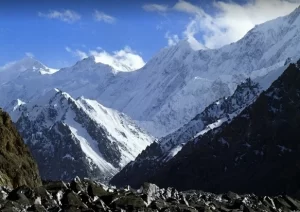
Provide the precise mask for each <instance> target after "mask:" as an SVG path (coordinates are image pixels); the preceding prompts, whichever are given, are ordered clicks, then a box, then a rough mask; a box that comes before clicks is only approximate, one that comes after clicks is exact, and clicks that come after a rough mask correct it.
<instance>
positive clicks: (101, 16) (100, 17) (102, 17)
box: [93, 10, 116, 24]
mask: <svg viewBox="0 0 300 212" xmlns="http://www.w3.org/2000/svg"><path fill="white" fill-rule="evenodd" d="M93 16H94V19H95V20H96V21H103V22H105V23H108V24H112V23H115V22H116V18H115V17H113V16H110V15H108V14H105V13H104V12H100V11H98V10H95V11H94V13H93Z"/></svg>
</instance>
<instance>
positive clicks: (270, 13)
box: [167, 0, 300, 48]
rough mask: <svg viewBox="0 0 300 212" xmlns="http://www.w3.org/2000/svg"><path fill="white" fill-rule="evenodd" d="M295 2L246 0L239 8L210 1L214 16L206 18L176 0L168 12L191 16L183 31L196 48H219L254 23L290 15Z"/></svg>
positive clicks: (232, 4) (237, 36) (203, 13)
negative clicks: (198, 40)
mask: <svg viewBox="0 0 300 212" xmlns="http://www.w3.org/2000/svg"><path fill="white" fill-rule="evenodd" d="M299 3H300V0H294V1H290V0H272V1H266V0H251V1H250V0H249V1H248V3H247V4H243V5H240V4H237V3H234V2H233V1H229V2H224V1H214V2H213V6H214V8H215V13H214V15H210V14H208V13H206V12H205V11H204V9H202V8H201V7H200V6H197V5H194V4H191V3H190V2H187V1H184V0H179V1H178V2H177V3H176V4H175V5H174V6H173V7H172V10H173V11H178V12H184V13H187V14H190V15H192V16H193V18H192V19H191V21H190V22H189V23H188V24H187V25H186V29H185V30H184V32H183V37H184V38H187V39H189V40H191V41H193V43H194V44H195V45H197V46H198V47H197V48H219V47H221V46H224V45H226V44H229V43H232V42H235V41H237V40H239V39H241V38H242V37H243V36H244V35H245V34H246V33H247V32H248V31H249V30H250V29H252V28H253V27H254V26H255V25H257V24H261V23H264V22H266V21H268V20H272V19H274V18H277V17H279V16H284V15H287V14H289V13H291V12H292V11H293V10H294V9H295V8H296V7H297V6H299ZM195 36H197V37H200V38H201V39H200V40H201V42H197V40H196V39H195ZM167 39H168V38H167Z"/></svg>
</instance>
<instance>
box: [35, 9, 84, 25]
mask: <svg viewBox="0 0 300 212" xmlns="http://www.w3.org/2000/svg"><path fill="white" fill-rule="evenodd" d="M38 16H40V17H44V18H48V19H58V20H61V21H64V22H67V23H74V22H76V21H79V20H80V19H81V16H80V15H79V14H78V13H76V12H75V11H72V10H61V11H58V10H50V11H48V12H47V13H43V12H39V13H38Z"/></svg>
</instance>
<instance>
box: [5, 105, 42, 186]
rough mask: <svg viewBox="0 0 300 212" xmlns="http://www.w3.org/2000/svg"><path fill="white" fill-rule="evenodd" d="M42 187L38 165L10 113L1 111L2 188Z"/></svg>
mask: <svg viewBox="0 0 300 212" xmlns="http://www.w3.org/2000/svg"><path fill="white" fill-rule="evenodd" d="M22 185H26V186H30V187H37V186H40V185H41V179H40V176H39V172H38V168H37V164H36V163H35V161H34V160H33V158H32V156H31V154H30V152H29V149H28V148H27V146H26V145H25V144H24V142H23V139H22V138H21V136H20V134H19V133H18V132H17V129H16V128H15V126H14V124H13V123H12V121H11V119H10V117H9V115H8V113H6V112H4V111H2V109H0V186H8V187H17V186H22Z"/></svg>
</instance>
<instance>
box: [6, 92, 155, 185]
mask: <svg viewBox="0 0 300 212" xmlns="http://www.w3.org/2000/svg"><path fill="white" fill-rule="evenodd" d="M15 104H16V105H12V106H11V107H10V108H12V110H10V111H9V112H10V113H11V114H12V118H13V120H14V121H15V122H16V125H17V128H18V130H19V131H20V132H21V134H22V136H23V137H24V140H25V142H26V143H27V145H28V146H29V147H30V149H31V152H32V154H33V155H34V157H35V159H36V160H37V162H38V165H39V168H40V172H41V175H42V177H43V178H45V179H66V180H69V179H72V178H73V177H75V176H77V175H78V176H82V177H87V176H89V177H92V178H93V177H97V178H98V179H99V178H100V179H102V180H107V179H109V178H110V177H112V176H113V175H114V174H115V173H117V172H118V171H119V170H120V169H121V168H122V167H124V166H125V165H126V164H127V163H128V162H130V161H131V160H134V159H135V157H136V156H137V155H138V154H139V153H140V152H141V151H142V150H143V149H144V148H145V147H146V146H147V145H149V144H150V143H151V142H152V140H153V139H152V137H151V136H149V135H148V134H147V133H145V132H144V131H143V130H141V129H140V128H139V127H137V126H136V125H135V124H134V122H133V121H131V120H130V119H129V117H127V116H126V115H124V114H122V113H119V112H117V111H115V110H112V109H109V108H105V107H103V106H102V105H100V104H99V103H98V102H97V101H95V100H89V99H85V98H83V97H81V98H78V99H76V100H75V99H73V98H72V97H71V96H70V95H69V94H67V93H65V92H61V91H59V90H57V89H54V90H52V91H50V92H48V93H47V94H46V95H44V96H43V97H41V98H38V99H36V100H35V101H32V102H30V103H28V104H25V103H24V102H21V101H16V102H15ZM99 176H100V177H99Z"/></svg>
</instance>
